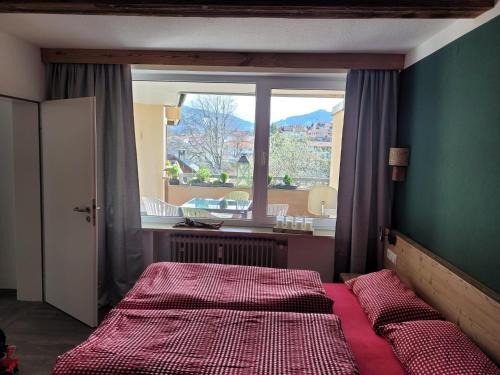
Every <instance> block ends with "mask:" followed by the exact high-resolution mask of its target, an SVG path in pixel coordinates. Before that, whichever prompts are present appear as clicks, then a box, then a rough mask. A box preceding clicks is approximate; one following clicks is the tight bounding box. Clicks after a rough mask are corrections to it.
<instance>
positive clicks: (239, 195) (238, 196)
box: [224, 190, 250, 201]
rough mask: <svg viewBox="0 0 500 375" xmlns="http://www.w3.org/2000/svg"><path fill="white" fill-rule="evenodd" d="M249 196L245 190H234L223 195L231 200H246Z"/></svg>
mask: <svg viewBox="0 0 500 375" xmlns="http://www.w3.org/2000/svg"><path fill="white" fill-rule="evenodd" d="M249 198H250V194H249V193H248V192H246V191H240V190H235V191H231V192H229V193H227V194H226V195H224V199H229V200H232V201H247V200H248V199H249Z"/></svg>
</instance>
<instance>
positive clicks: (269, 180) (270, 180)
mask: <svg viewBox="0 0 500 375" xmlns="http://www.w3.org/2000/svg"><path fill="white" fill-rule="evenodd" d="M272 182H273V176H271V175H268V176H267V185H271V183H272Z"/></svg>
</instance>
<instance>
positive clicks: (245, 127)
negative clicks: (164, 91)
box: [172, 105, 332, 133]
mask: <svg viewBox="0 0 500 375" xmlns="http://www.w3.org/2000/svg"><path fill="white" fill-rule="evenodd" d="M202 117H203V116H202V113H201V111H200V110H199V109H197V108H193V107H189V106H187V105H183V106H182V108H181V121H180V122H179V125H177V126H172V130H173V131H174V132H176V133H182V132H183V131H184V130H185V127H184V126H183V119H184V121H187V119H190V118H191V119H201V118H202ZM231 121H232V123H233V124H234V125H235V127H236V128H237V129H238V130H240V131H251V132H253V130H254V127H255V126H254V124H253V123H252V122H250V121H247V120H243V119H242V118H240V117H237V116H231ZM330 121H332V114H331V113H330V112H329V111H326V110H324V109H320V110H317V111H314V112H311V113H306V114H303V115H297V116H290V117H287V118H285V119H282V120H279V121H276V122H275V124H276V125H279V126H292V125H305V126H307V125H311V124H312V123H316V122H322V123H325V122H330Z"/></svg>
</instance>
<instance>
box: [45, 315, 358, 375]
mask: <svg viewBox="0 0 500 375" xmlns="http://www.w3.org/2000/svg"><path fill="white" fill-rule="evenodd" d="M73 374H74V375H76V374H79V375H103V374H114V375H125V374H126V375H132V374H141V375H152V374H158V375H160V374H161V375H166V374H178V375H181V374H182V375H184V374H217V375H229V374H230V375H240V374H245V375H246V374H248V375H259V374H280V375H286V374H309V375H315V374H317V375H329V374H358V371H357V369H356V365H355V363H354V360H353V357H352V355H351V352H350V350H349V348H348V345H347V343H346V341H345V338H344V334H343V333H342V330H341V327H340V321H339V319H338V318H337V317H336V316H335V315H327V314H301V313H287V312H258V311H234V310H120V309H114V310H113V311H111V312H110V313H109V314H108V316H107V317H106V319H105V321H104V322H103V323H102V324H101V326H100V327H99V328H98V329H97V330H96V331H95V332H94V333H93V334H92V335H91V336H90V337H89V339H88V340H87V341H85V342H84V343H82V344H81V345H79V346H77V347H76V348H75V349H73V350H71V351H69V352H67V353H66V354H63V355H62V356H60V357H59V358H58V359H57V362H56V365H55V367H54V370H53V375H73Z"/></svg>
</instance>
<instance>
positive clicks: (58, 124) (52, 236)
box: [40, 97, 97, 327]
mask: <svg viewBox="0 0 500 375" xmlns="http://www.w3.org/2000/svg"><path fill="white" fill-rule="evenodd" d="M40 117H41V127H42V133H41V142H42V186H43V188H42V191H43V233H44V287H45V300H46V302H48V303H50V304H51V305H53V306H55V307H57V308H59V309H60V310H62V311H64V312H66V313H67V314H69V315H71V316H73V317H75V318H77V319H79V320H81V321H82V322H84V323H85V324H87V325H89V326H91V327H95V326H96V325H97V223H96V220H97V215H96V213H95V209H96V202H95V199H96V151H95V150H96V149H95V147H96V141H95V98H93V97H92V98H78V99H68V100H52V101H47V102H44V103H42V105H41V116H40Z"/></svg>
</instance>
